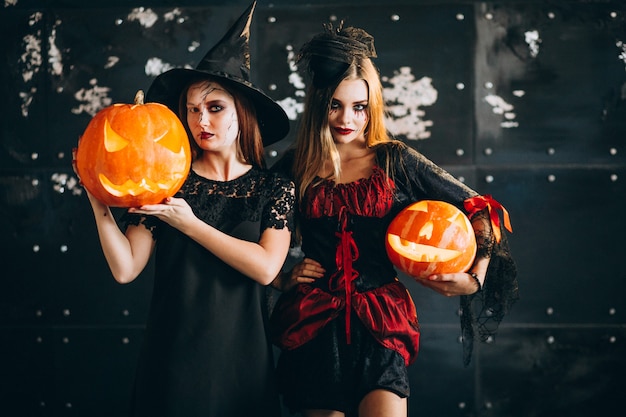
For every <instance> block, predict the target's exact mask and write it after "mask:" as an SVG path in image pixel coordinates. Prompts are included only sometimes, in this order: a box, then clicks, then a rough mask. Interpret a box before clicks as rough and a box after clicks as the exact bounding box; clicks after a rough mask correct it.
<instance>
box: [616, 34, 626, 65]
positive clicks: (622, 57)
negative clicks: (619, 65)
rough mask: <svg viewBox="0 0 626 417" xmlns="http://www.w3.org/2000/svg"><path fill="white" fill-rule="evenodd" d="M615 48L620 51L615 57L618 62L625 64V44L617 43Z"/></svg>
mask: <svg viewBox="0 0 626 417" xmlns="http://www.w3.org/2000/svg"><path fill="white" fill-rule="evenodd" d="M615 46H617V48H618V49H619V50H620V53H619V55H618V56H617V57H618V58H619V59H620V61H622V62H623V63H624V64H626V43H624V42H622V41H617V43H616V44H615ZM624 70H626V67H624Z"/></svg>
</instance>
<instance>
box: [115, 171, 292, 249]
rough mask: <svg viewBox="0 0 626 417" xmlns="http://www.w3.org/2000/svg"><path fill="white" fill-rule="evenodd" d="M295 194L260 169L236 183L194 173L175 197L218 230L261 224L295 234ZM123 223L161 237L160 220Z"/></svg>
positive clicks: (129, 218)
mask: <svg viewBox="0 0 626 417" xmlns="http://www.w3.org/2000/svg"><path fill="white" fill-rule="evenodd" d="M294 190H295V187H294V184H293V182H292V181H290V180H288V179H286V178H285V177H283V176H281V175H280V174H278V173H270V172H268V171H264V170H260V169H256V168H252V169H251V170H250V171H248V172H247V173H246V174H245V175H242V176H241V177H239V178H236V179H234V180H232V181H213V180H209V179H207V178H204V177H201V176H199V175H198V174H196V173H195V172H194V171H190V173H189V175H188V177H187V179H186V180H185V183H184V184H183V186H182V187H181V189H180V190H179V191H178V193H176V196H175V197H182V198H184V199H185V200H186V201H187V203H189V205H190V206H191V208H192V209H193V211H194V213H195V214H196V216H198V218H199V219H201V220H203V221H204V222H205V223H208V224H210V225H212V226H214V227H216V228H219V227H220V225H224V224H229V223H232V222H236V221H237V220H241V221H259V220H260V222H261V230H265V229H268V228H273V229H283V228H285V227H286V228H288V229H289V230H291V231H293V215H294V211H293V210H294V207H295V191H294ZM259 205H262V208H261V209H259ZM121 222H122V224H123V225H124V227H127V226H129V225H140V224H143V225H144V226H145V227H146V228H147V229H148V230H150V231H151V232H152V235H153V237H154V238H156V237H157V236H158V229H157V225H158V224H159V222H160V221H159V220H158V219H157V218H156V217H153V216H145V215H136V214H130V213H126V214H125V215H124V216H122V219H121Z"/></svg>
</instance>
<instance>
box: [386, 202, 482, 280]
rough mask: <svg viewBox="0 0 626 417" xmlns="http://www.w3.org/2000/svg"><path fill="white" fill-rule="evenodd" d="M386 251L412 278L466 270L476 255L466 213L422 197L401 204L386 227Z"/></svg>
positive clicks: (392, 260)
mask: <svg viewBox="0 0 626 417" xmlns="http://www.w3.org/2000/svg"><path fill="white" fill-rule="evenodd" d="M385 243H386V248H387V255H388V256H389V259H390V260H391V262H392V263H393V264H394V265H395V266H396V267H397V268H398V269H400V270H401V271H402V272H404V273H406V274H407V275H409V276H411V277H414V278H426V277H428V276H429V275H432V274H442V273H455V272H466V271H467V270H469V268H470V267H471V266H472V264H473V262H474V257H475V256H476V237H475V235H474V231H473V229H472V224H471V223H470V221H469V219H468V218H467V216H466V215H465V214H464V213H463V212H462V211H461V210H459V209H458V208H456V207H455V206H453V205H452V204H449V203H446V202H443V201H434V200H423V201H419V202H417V203H413V204H411V205H410V206H408V207H406V208H404V209H403V210H402V211H401V212H400V213H398V215H397V216H396V217H395V218H394V219H393V220H392V221H391V223H390V225H389V228H388V229H387V239H386V242H385Z"/></svg>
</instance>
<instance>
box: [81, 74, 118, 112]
mask: <svg viewBox="0 0 626 417" xmlns="http://www.w3.org/2000/svg"><path fill="white" fill-rule="evenodd" d="M89 83H90V84H91V88H89V89H85V88H81V89H80V90H78V91H77V92H76V93H75V94H74V98H75V99H76V100H77V101H78V102H80V104H79V105H78V107H75V108H73V109H72V113H74V114H81V113H87V114H90V115H91V116H92V117H93V116H95V115H96V113H98V112H99V111H100V110H102V109H103V108H105V107H108V106H110V105H111V103H112V100H111V98H110V97H108V93H109V91H111V89H110V88H109V87H100V86H98V85H97V84H98V80H96V79H92V80H91V81H90V82H89Z"/></svg>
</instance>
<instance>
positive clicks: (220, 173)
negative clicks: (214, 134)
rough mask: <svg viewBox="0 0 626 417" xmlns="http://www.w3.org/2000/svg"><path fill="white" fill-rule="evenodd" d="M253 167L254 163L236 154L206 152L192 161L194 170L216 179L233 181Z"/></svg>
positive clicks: (201, 174)
mask: <svg viewBox="0 0 626 417" xmlns="http://www.w3.org/2000/svg"><path fill="white" fill-rule="evenodd" d="M250 168H252V165H250V164H246V163H244V162H243V161H241V160H239V158H237V156H236V155H228V156H223V155H221V154H216V153H210V152H204V153H203V154H202V156H201V157H200V158H198V159H196V160H195V161H194V162H193V163H192V169H193V170H194V172H195V173H196V174H198V175H200V176H202V177H205V178H208V179H210V180H214V181H231V180H234V179H236V178H239V177H241V176H242V175H244V174H245V173H246V172H248V171H249V170H250Z"/></svg>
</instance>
